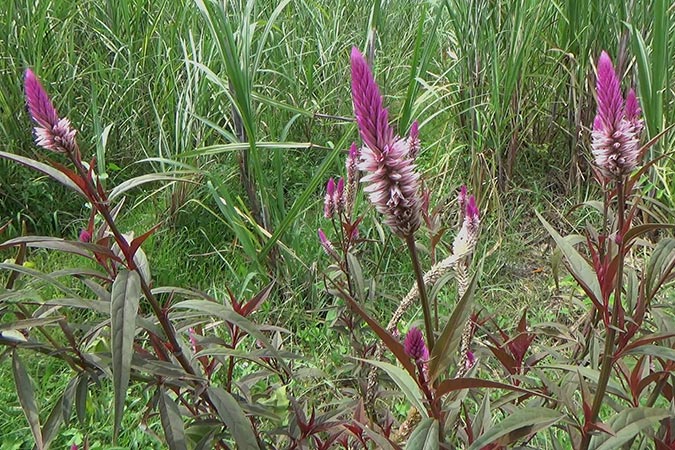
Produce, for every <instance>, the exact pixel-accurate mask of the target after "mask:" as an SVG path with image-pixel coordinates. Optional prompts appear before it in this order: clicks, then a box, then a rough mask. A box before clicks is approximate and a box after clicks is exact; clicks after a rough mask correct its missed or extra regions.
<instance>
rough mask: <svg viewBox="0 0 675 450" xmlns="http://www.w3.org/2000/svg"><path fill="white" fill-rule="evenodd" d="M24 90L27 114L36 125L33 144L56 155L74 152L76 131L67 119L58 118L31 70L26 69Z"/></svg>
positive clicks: (45, 92)
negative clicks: (56, 153)
mask: <svg viewBox="0 0 675 450" xmlns="http://www.w3.org/2000/svg"><path fill="white" fill-rule="evenodd" d="M24 90H25V93H26V106H27V107H28V113H29V114H30V116H31V118H32V119H33V120H34V121H35V123H37V125H38V126H37V127H35V128H34V131H35V143H36V144H37V145H38V146H40V147H42V148H45V149H47V150H52V151H54V152H58V153H67V152H71V151H75V149H76V145H77V144H76V143H75V133H76V130H75V129H74V128H73V127H72V126H71V125H70V121H69V120H68V119H67V118H62V119H61V118H59V115H58V113H57V112H56V108H54V105H53V104H52V101H51V100H50V99H49V95H47V91H45V89H44V88H43V87H42V84H40V80H38V79H37V77H36V76H35V74H34V73H33V71H32V70H31V69H26V74H25V77H24Z"/></svg>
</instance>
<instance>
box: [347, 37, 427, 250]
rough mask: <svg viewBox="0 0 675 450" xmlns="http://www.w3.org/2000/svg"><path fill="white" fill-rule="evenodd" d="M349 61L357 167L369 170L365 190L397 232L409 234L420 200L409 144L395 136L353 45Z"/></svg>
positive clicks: (416, 223) (417, 223)
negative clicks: (357, 142) (358, 140)
mask: <svg viewBox="0 0 675 450" xmlns="http://www.w3.org/2000/svg"><path fill="white" fill-rule="evenodd" d="M351 65H352V98H353V101H354V113H355V115H356V122H357V124H358V126H359V131H360V133H361V138H362V139H363V142H364V143H365V146H364V148H363V149H362V150H361V164H360V165H359V169H361V170H363V171H365V172H368V174H367V175H366V176H365V177H363V179H362V180H361V181H362V182H364V183H367V184H368V186H367V187H366V188H365V189H364V191H365V192H366V193H367V194H368V198H369V199H370V201H371V203H372V204H373V205H374V206H375V209H377V211H378V212H379V213H380V214H382V215H384V217H385V220H384V223H386V224H387V225H389V226H390V227H391V229H392V231H393V232H394V233H395V234H396V235H398V236H400V237H406V236H411V235H412V234H413V233H414V232H415V231H417V229H418V228H419V226H420V220H421V217H420V216H421V214H420V203H421V200H420V198H419V193H418V188H419V174H418V173H417V172H416V171H415V165H414V164H413V161H412V160H411V159H410V144H409V143H408V141H407V140H405V139H399V138H397V139H394V132H393V130H392V128H391V127H390V126H389V123H388V122H387V120H388V113H387V110H386V109H385V108H384V107H383V106H382V97H381V95H380V92H379V90H378V88H377V84H375V80H374V79H373V74H372V73H371V71H370V68H369V67H368V64H367V63H366V60H365V59H364V58H363V55H361V53H360V52H359V51H358V50H357V49H356V48H353V49H352V55H351Z"/></svg>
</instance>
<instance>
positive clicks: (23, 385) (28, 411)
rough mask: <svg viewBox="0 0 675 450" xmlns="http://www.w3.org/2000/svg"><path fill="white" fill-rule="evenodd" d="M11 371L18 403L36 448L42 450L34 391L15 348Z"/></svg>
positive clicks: (42, 443)
mask: <svg viewBox="0 0 675 450" xmlns="http://www.w3.org/2000/svg"><path fill="white" fill-rule="evenodd" d="M12 371H13V372H14V384H15V385H16V393H17V395H18V396H19V403H20V404H21V408H22V409H23V413H24V414H25V415H26V419H28V424H29V425H30V431H31V433H33V439H35V445H36V447H37V448H38V450H42V449H44V442H43V440H42V431H41V430H40V414H39V412H38V407H37V403H36V402H35V391H34V390H33V384H32V382H31V380H30V377H29V376H28V372H26V368H25V367H24V366H23V363H22V362H21V359H20V358H19V352H18V351H17V350H14V352H13V353H12Z"/></svg>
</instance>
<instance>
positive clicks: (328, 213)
mask: <svg viewBox="0 0 675 450" xmlns="http://www.w3.org/2000/svg"><path fill="white" fill-rule="evenodd" d="M334 196H335V181H333V179H332V178H329V179H328V183H326V197H325V198H324V201H323V215H324V217H325V218H326V219H330V218H332V217H333V213H334V212H335V199H334V198H335V197H334Z"/></svg>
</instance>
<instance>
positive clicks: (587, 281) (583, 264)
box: [535, 211, 602, 303]
mask: <svg viewBox="0 0 675 450" xmlns="http://www.w3.org/2000/svg"><path fill="white" fill-rule="evenodd" d="M535 214H536V215H537V217H539V220H540V221H541V223H542V224H543V225H544V228H546V230H547V231H548V232H549V234H550V235H551V237H553V240H555V242H556V244H558V248H560V251H562V253H563V256H564V257H565V260H566V261H567V267H568V269H569V270H570V272H571V273H572V276H573V277H574V279H575V280H577V282H578V283H579V284H580V285H581V287H582V288H583V289H584V291H585V292H586V295H588V296H589V297H591V299H592V300H594V302H597V303H601V302H602V293H601V291H600V283H598V277H597V276H596V274H595V271H594V270H593V267H591V265H590V264H588V262H587V261H586V260H585V259H584V257H583V256H581V254H579V252H577V250H576V249H575V248H574V247H573V246H572V245H571V244H570V243H569V242H568V241H567V240H566V239H564V238H563V237H562V236H560V234H558V232H557V231H555V229H553V227H552V226H551V225H550V224H549V223H548V222H547V221H546V219H544V218H543V217H542V216H541V214H539V212H538V211H535Z"/></svg>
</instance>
